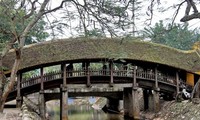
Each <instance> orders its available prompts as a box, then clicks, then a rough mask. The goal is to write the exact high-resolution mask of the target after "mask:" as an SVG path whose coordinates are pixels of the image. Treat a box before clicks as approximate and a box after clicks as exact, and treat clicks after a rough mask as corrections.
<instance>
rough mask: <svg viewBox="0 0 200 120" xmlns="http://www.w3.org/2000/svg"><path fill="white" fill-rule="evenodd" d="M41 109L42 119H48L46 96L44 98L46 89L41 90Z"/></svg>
mask: <svg viewBox="0 0 200 120" xmlns="http://www.w3.org/2000/svg"><path fill="white" fill-rule="evenodd" d="M39 111H40V117H41V119H42V120H45V119H46V105H45V98H44V90H41V91H40V94H39Z"/></svg>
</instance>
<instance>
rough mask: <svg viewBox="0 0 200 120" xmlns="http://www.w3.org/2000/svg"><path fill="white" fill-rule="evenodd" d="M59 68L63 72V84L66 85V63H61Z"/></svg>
mask: <svg viewBox="0 0 200 120" xmlns="http://www.w3.org/2000/svg"><path fill="white" fill-rule="evenodd" d="M61 70H62V72H63V76H62V77H63V85H64V86H66V85H67V70H66V64H61Z"/></svg>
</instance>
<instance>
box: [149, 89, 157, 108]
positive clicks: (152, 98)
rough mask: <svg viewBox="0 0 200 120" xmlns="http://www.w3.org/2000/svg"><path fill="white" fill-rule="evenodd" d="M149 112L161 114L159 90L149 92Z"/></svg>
mask: <svg viewBox="0 0 200 120" xmlns="http://www.w3.org/2000/svg"><path fill="white" fill-rule="evenodd" d="M148 99H149V103H148V104H149V111H152V112H159V110H160V100H159V89H157V90H154V91H153V92H152V90H150V91H149V98H148Z"/></svg>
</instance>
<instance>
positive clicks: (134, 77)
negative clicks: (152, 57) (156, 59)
mask: <svg viewBox="0 0 200 120" xmlns="http://www.w3.org/2000/svg"><path fill="white" fill-rule="evenodd" d="M136 70H137V66H134V69H133V87H136V86H137V79H136Z"/></svg>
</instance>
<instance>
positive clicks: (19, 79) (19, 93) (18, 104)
mask: <svg viewBox="0 0 200 120" xmlns="http://www.w3.org/2000/svg"><path fill="white" fill-rule="evenodd" d="M21 80H22V73H17V98H16V101H17V104H16V107H17V108H21V106H22V97H21Z"/></svg>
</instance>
